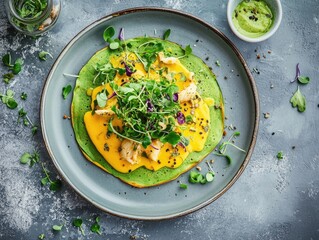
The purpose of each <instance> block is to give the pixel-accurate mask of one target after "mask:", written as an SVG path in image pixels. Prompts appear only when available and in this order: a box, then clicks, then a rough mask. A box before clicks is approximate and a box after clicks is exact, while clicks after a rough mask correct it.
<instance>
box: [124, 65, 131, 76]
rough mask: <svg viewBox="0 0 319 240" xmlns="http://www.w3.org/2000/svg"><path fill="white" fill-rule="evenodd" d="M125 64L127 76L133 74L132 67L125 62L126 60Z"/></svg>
mask: <svg viewBox="0 0 319 240" xmlns="http://www.w3.org/2000/svg"><path fill="white" fill-rule="evenodd" d="M124 66H125V72H126V76H128V77H130V76H132V74H133V72H132V70H131V68H130V67H129V66H128V65H127V64H126V63H125V62H124Z"/></svg>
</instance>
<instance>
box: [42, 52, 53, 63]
mask: <svg viewBox="0 0 319 240" xmlns="http://www.w3.org/2000/svg"><path fill="white" fill-rule="evenodd" d="M47 55H49V56H50V57H51V58H53V56H52V54H51V53H49V52H46V51H41V52H39V58H40V59H41V60H42V61H45V60H47Z"/></svg>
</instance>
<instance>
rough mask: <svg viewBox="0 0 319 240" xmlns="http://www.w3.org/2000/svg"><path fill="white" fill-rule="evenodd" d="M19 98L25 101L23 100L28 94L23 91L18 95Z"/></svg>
mask: <svg viewBox="0 0 319 240" xmlns="http://www.w3.org/2000/svg"><path fill="white" fill-rule="evenodd" d="M20 98H21V99H22V100H24V101H25V100H27V98H28V95H27V94H26V93H25V92H22V93H21V95H20Z"/></svg>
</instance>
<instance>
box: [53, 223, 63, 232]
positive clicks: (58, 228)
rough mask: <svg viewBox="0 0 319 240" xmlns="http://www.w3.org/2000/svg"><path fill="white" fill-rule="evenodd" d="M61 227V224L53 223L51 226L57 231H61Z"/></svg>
mask: <svg viewBox="0 0 319 240" xmlns="http://www.w3.org/2000/svg"><path fill="white" fill-rule="evenodd" d="M62 228H63V224H61V225H53V226H52V229H53V230H54V231H57V232H59V231H61V230H62Z"/></svg>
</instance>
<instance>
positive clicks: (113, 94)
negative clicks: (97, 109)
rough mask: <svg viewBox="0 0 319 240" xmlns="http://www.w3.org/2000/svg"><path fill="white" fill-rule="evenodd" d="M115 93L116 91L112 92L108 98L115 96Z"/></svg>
mask: <svg viewBox="0 0 319 240" xmlns="http://www.w3.org/2000/svg"><path fill="white" fill-rule="evenodd" d="M116 95H117V94H116V92H113V93H112V94H111V96H109V97H108V99H111V98H112V97H115V96H116Z"/></svg>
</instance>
